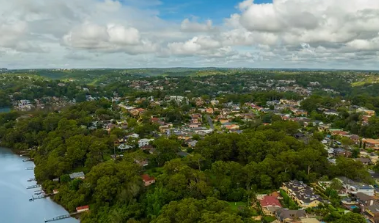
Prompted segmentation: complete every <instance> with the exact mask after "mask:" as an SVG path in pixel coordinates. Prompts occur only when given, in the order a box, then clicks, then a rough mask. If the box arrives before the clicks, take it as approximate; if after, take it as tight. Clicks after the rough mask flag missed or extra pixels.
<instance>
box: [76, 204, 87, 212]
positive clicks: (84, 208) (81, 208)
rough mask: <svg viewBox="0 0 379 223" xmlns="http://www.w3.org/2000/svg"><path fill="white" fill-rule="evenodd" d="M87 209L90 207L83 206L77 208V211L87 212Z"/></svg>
mask: <svg viewBox="0 0 379 223" xmlns="http://www.w3.org/2000/svg"><path fill="white" fill-rule="evenodd" d="M86 209H89V206H88V205H86V206H81V207H77V208H76V211H80V210H86Z"/></svg>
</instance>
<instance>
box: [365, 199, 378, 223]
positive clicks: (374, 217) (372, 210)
mask: <svg viewBox="0 0 379 223" xmlns="http://www.w3.org/2000/svg"><path fill="white" fill-rule="evenodd" d="M364 214H365V216H366V218H368V219H369V221H370V222H372V223H377V222H379V204H374V205H372V206H369V207H367V208H366V209H365V212H364Z"/></svg>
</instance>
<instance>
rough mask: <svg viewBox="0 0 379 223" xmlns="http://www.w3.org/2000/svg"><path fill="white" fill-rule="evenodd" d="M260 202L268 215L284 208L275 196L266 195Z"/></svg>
mask: <svg viewBox="0 0 379 223" xmlns="http://www.w3.org/2000/svg"><path fill="white" fill-rule="evenodd" d="M259 203H260V205H261V207H262V210H263V212H264V213H265V214H266V215H275V211H276V210H278V209H279V208H282V205H281V204H280V202H279V200H278V198H277V197H274V196H264V197H263V198H262V199H261V200H259Z"/></svg>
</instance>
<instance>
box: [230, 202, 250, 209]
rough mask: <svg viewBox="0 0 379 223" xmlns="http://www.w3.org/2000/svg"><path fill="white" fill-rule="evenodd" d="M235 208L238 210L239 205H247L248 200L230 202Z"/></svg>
mask: <svg viewBox="0 0 379 223" xmlns="http://www.w3.org/2000/svg"><path fill="white" fill-rule="evenodd" d="M228 203H229V205H230V207H231V208H232V209H233V210H238V208H239V207H246V206H247V205H246V202H242V201H240V202H228Z"/></svg>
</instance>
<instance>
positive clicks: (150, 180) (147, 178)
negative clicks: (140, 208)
mask: <svg viewBox="0 0 379 223" xmlns="http://www.w3.org/2000/svg"><path fill="white" fill-rule="evenodd" d="M142 180H143V182H144V184H145V187H148V186H150V185H152V184H154V183H155V178H154V177H150V176H149V175H148V174H144V175H142Z"/></svg>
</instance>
